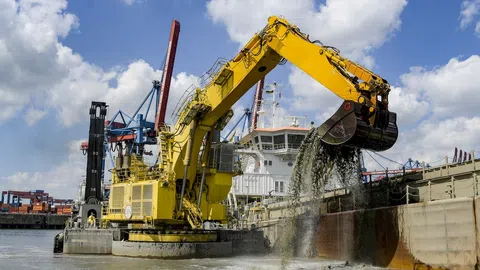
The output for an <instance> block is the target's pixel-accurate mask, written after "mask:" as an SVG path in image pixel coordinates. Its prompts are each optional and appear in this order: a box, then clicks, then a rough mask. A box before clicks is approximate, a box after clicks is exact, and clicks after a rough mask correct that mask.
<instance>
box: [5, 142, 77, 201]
mask: <svg viewBox="0 0 480 270" xmlns="http://www.w3.org/2000/svg"><path fill="white" fill-rule="evenodd" d="M82 141H84V140H73V141H71V142H69V143H68V144H67V145H66V150H67V151H68V157H67V159H66V160H65V161H64V162H62V163H61V164H59V165H58V166H55V167H54V168H53V169H52V170H49V171H44V172H33V173H32V172H17V173H14V174H12V175H10V176H7V177H0V182H1V185H2V186H3V189H2V190H6V189H12V190H33V189H44V190H45V191H46V192H48V193H50V194H51V195H53V196H54V197H55V198H69V199H72V198H75V197H76V195H77V192H78V189H79V185H80V183H81V181H82V179H83V178H84V176H85V173H86V171H85V170H86V166H85V164H86V156H84V155H83V154H82V151H80V150H79V145H80V144H81V142H82Z"/></svg>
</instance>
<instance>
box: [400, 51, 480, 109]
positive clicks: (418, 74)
mask: <svg viewBox="0 0 480 270" xmlns="http://www.w3.org/2000/svg"><path fill="white" fill-rule="evenodd" d="M479 72H480V56H478V55H472V56H470V57H469V58H467V59H464V60H461V59H459V58H452V59H450V61H448V63H447V64H445V65H444V66H441V67H438V68H434V69H431V70H427V69H425V68H422V67H413V68H411V69H410V72H409V73H407V74H404V75H402V76H401V81H402V84H403V85H404V88H405V92H406V93H407V95H409V96H412V95H413V96H415V97H420V98H422V99H423V100H424V101H428V102H429V103H430V107H431V108H432V112H433V114H434V117H435V118H445V117H451V116H467V117H472V116H476V115H477V114H478V104H479V102H480V96H479V95H478V85H479V84H480V77H479V76H478V75H477V74H478V73H479ZM404 103H405V104H407V102H404Z"/></svg>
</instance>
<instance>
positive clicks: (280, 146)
mask: <svg viewBox="0 0 480 270" xmlns="http://www.w3.org/2000/svg"><path fill="white" fill-rule="evenodd" d="M273 149H274V150H280V149H285V143H277V144H274V145H273Z"/></svg>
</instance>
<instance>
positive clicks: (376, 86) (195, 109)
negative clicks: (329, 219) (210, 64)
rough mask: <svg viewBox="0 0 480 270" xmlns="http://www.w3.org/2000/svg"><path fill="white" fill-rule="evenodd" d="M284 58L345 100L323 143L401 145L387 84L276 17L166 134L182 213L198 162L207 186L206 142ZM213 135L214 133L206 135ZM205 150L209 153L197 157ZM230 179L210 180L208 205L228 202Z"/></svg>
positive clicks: (377, 147) (167, 165)
mask: <svg viewBox="0 0 480 270" xmlns="http://www.w3.org/2000/svg"><path fill="white" fill-rule="evenodd" d="M286 60H287V61H289V62H291V63H292V64H293V65H295V66H296V67H298V68H300V69H301V70H303V71H304V72H305V73H307V74H308V75H310V76H311V77H312V78H314V79H315V80H316V81H318V82H319V83H320V84H322V85H323V86H324V87H325V88H327V89H328V90H330V91H332V92H333V93H335V94H336V95H337V96H339V97H340V98H342V99H343V100H344V102H343V104H342V106H341V107H340V108H339V109H338V111H337V112H336V113H335V115H333V116H332V117H331V118H330V119H328V120H327V121H326V122H325V123H324V124H323V125H321V126H320V127H319V128H318V132H319V135H320V136H321V137H322V140H323V141H324V142H325V143H328V144H333V145H348V146H351V147H359V148H363V149H369V150H373V151H384V150H387V149H389V148H390V147H392V146H393V145H394V144H395V142H396V140H397V134H398V129H397V125H396V114H395V113H393V112H390V111H388V94H389V91H390V86H389V84H388V82H387V81H386V80H385V79H383V78H381V77H380V76H378V75H376V74H374V73H373V72H372V71H370V70H368V69H366V68H364V67H362V66H360V65H359V64H357V63H354V62H352V61H351V60H348V59H346V58H344V57H342V56H341V55H340V53H339V51H338V50H337V49H335V48H333V47H329V46H324V45H322V44H321V43H320V42H318V41H313V42H312V41H310V40H309V38H308V36H307V35H305V34H303V33H302V32H300V30H299V29H298V28H297V27H296V26H294V25H291V24H290V23H289V22H288V21H286V20H285V19H282V18H279V17H275V16H272V17H270V18H269V19H268V24H267V26H266V27H265V28H264V29H263V30H262V31H261V32H260V33H257V34H255V35H254V37H253V38H252V39H251V40H250V41H249V42H248V43H247V44H246V45H245V47H244V48H243V49H242V50H241V51H240V53H239V54H238V55H236V56H235V57H234V58H233V59H232V60H230V61H228V62H226V63H225V64H223V66H221V68H220V69H219V71H218V72H216V73H215V74H214V75H212V76H211V80H210V81H208V82H207V83H206V85H204V86H203V87H202V88H198V89H196V90H195V91H194V93H192V95H191V97H190V98H189V99H188V100H187V101H186V102H185V104H184V105H183V107H182V110H180V114H179V117H178V120H177V122H176V124H175V126H174V128H173V130H172V131H168V132H163V133H162V135H161V137H162V138H163V139H162V140H163V141H171V142H172V143H171V147H170V149H166V148H162V151H163V156H164V157H165V158H166V159H167V161H168V162H164V163H163V165H161V169H162V170H163V171H164V172H165V173H166V174H167V175H168V178H169V179H171V178H173V179H177V181H179V180H183V181H180V182H181V183H182V186H181V189H180V191H179V193H180V199H179V200H178V202H179V209H178V210H180V211H179V212H182V211H181V210H182V202H183V198H184V196H188V195H186V194H187V193H188V192H189V193H192V192H191V191H192V190H193V189H195V188H194V187H193V184H192V183H193V182H195V181H194V179H197V178H198V172H199V170H198V169H197V162H196V160H197V158H200V159H201V160H202V165H201V166H202V167H203V168H202V169H203V177H202V185H203V182H204V179H203V178H205V167H206V166H207V165H206V163H207V161H208V155H209V147H210V142H207V143H206V144H205V138H207V139H206V140H207V141H208V140H211V138H212V134H211V132H212V131H213V130H221V129H223V128H224V127H225V125H226V124H227V122H228V121H229V120H230V118H231V116H232V111H231V107H232V106H233V105H234V104H235V103H236V102H237V101H238V100H239V99H240V98H241V97H242V96H243V95H244V94H245V93H246V92H247V91H248V90H249V89H250V88H251V87H252V86H253V85H254V84H255V83H257V82H258V81H259V80H260V79H262V78H263V77H265V76H266V75H267V74H268V73H269V72H270V71H271V70H273V69H274V68H275V67H276V66H277V65H279V64H283V63H284V62H285V61H286ZM207 132H210V133H209V135H208V136H205V135H206V134H207ZM202 145H203V146H204V150H203V154H202V156H201V157H199V155H200V149H201V148H202ZM191 160H194V161H195V162H191ZM162 166H163V167H162ZM217 173H218V172H217ZM187 180H188V181H187ZM225 181H227V182H228V180H225ZM225 181H224V182H218V180H211V181H210V184H209V183H208V180H207V183H206V185H209V192H210V195H209V196H210V197H211V198H210V202H219V201H220V200H223V199H224V198H226V196H227V194H228V191H229V189H230V185H231V175H230V182H229V183H226V182H225ZM222 183H224V185H223V184H222ZM202 185H201V186H200V188H199V190H200V191H198V190H197V192H196V193H200V195H197V197H198V198H197V200H199V199H201V196H202V195H201V192H202V188H203V186H202ZM212 194H216V195H212ZM198 205H199V206H200V203H198Z"/></svg>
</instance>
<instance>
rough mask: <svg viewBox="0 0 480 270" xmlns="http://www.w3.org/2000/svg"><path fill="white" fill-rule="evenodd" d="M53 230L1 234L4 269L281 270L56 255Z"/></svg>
mask: <svg viewBox="0 0 480 270" xmlns="http://www.w3.org/2000/svg"><path fill="white" fill-rule="evenodd" d="M59 232H60V231H54V230H0V270H1V269H101V270H103V269H119V270H120V269H128V270H134V269H182V270H183V269H185V270H187V269H192V270H193V269H229V270H234V269H280V266H281V265H280V258H279V257H275V256H261V257H255V256H242V257H234V258H222V259H189V260H161V259H139V258H125V257H117V256H110V255H98V256H95V255H64V254H53V238H54V236H55V235H56V234H57V233H59ZM287 269H305V270H307V269H308V270H310V269H312V270H313V269H381V268H374V267H370V266H364V265H357V266H351V267H344V262H337V261H325V260H320V259H300V258H298V259H293V260H291V261H290V264H289V266H288V268H287Z"/></svg>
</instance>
